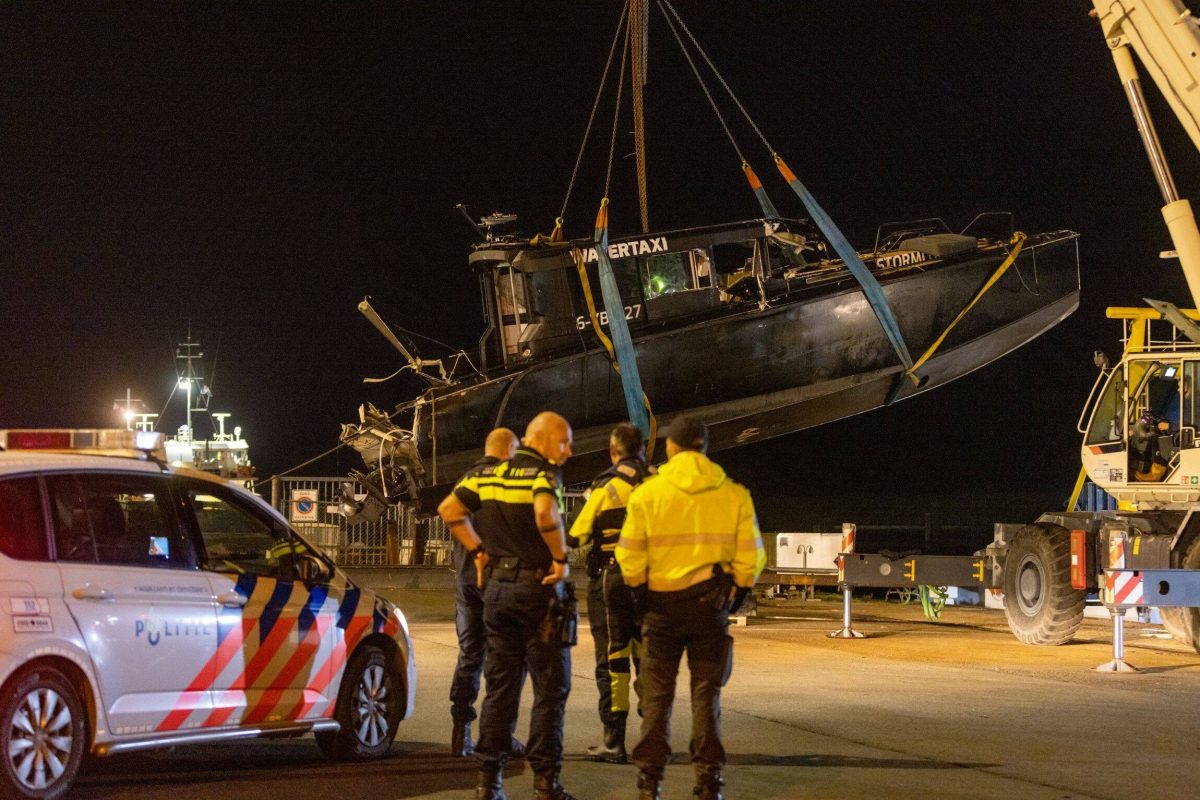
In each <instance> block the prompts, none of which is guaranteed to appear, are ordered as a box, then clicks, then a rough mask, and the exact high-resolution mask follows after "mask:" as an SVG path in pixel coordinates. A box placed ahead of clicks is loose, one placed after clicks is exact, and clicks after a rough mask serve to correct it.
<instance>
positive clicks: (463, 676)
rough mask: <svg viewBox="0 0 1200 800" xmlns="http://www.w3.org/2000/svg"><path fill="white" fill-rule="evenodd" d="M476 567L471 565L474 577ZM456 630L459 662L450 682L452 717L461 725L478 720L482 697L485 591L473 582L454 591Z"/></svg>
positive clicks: (485, 637) (464, 584)
mask: <svg viewBox="0 0 1200 800" xmlns="http://www.w3.org/2000/svg"><path fill="white" fill-rule="evenodd" d="M474 574H475V568H474V567H473V566H472V568H471V575H472V576H474ZM454 607H455V610H454V629H455V630H456V631H457V632H458V663H457V664H455V666H454V678H453V680H451V682H450V717H451V719H453V720H454V721H455V722H457V723H459V724H466V723H470V722H473V721H474V720H475V700H476V698H478V697H479V675H480V673H481V672H482V671H483V654H484V652H485V649H486V646H487V634H486V631H485V630H484V626H483V592H482V590H480V588H479V587H478V586H476V585H475V584H474V583H473V582H472V583H464V582H462V581H460V582H459V583H458V585H457V586H456V587H455V589H454Z"/></svg>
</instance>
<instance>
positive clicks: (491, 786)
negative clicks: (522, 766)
mask: <svg viewBox="0 0 1200 800" xmlns="http://www.w3.org/2000/svg"><path fill="white" fill-rule="evenodd" d="M502 775H503V772H502V771H501V769H500V768H499V767H483V768H482V769H480V770H479V785H478V786H476V787H475V800H508V797H507V796H506V795H505V794H504V783H503V778H502Z"/></svg>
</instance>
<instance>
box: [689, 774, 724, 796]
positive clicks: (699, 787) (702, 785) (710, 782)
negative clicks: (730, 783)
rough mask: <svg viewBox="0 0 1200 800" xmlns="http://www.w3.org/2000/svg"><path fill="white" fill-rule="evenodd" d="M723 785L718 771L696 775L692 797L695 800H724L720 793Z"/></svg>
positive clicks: (722, 779)
mask: <svg viewBox="0 0 1200 800" xmlns="http://www.w3.org/2000/svg"><path fill="white" fill-rule="evenodd" d="M724 785H725V780H724V778H723V777H722V775H721V771H720V770H717V771H716V772H706V773H704V774H702V775H697V776H696V786H695V788H694V789H692V797H694V798H695V799H696V800H725V795H724V794H723V793H722V792H721V787H722V786H724Z"/></svg>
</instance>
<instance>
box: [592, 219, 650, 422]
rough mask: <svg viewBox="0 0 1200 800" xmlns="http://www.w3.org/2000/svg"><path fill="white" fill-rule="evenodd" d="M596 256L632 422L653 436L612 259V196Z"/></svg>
mask: <svg viewBox="0 0 1200 800" xmlns="http://www.w3.org/2000/svg"><path fill="white" fill-rule="evenodd" d="M593 239H594V240H595V242H596V259H597V261H598V262H599V266H600V293H601V294H602V295H603V296H604V310H605V312H606V313H607V314H608V331H609V333H610V334H611V337H612V343H613V350H614V351H615V355H616V359H617V368H618V370H619V371H620V373H621V388H622V389H623V390H624V391H625V405H626V407H627V408H628V409H629V421H630V422H632V423H633V424H634V425H636V426H638V428H639V429H640V430H641V431H642V433H643V434H644V435H646V436H651V435H652V433H651V431H650V420H649V418H648V417H647V415H646V406H645V403H644V401H643V397H644V393H643V392H642V378H641V375H639V374H638V367H637V354H636V353H635V352H634V350H633V340H632V338H630V336H629V325H628V324H627V323H626V322H625V304H624V303H623V302H622V301H621V292H620V290H619V289H618V288H617V279H616V276H615V275H613V268H612V262H611V261H609V260H608V198H605V199H604V200H603V201H601V204H600V212H599V213H598V214H597V215H596V233H595V236H594V237H593Z"/></svg>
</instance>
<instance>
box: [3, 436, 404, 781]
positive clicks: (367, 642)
mask: <svg viewBox="0 0 1200 800" xmlns="http://www.w3.org/2000/svg"><path fill="white" fill-rule="evenodd" d="M164 455H165V451H163V450H162V441H161V434H143V433H135V432H129V431H45V430H30V431H15V430H10V431H0V765H2V766H0V775H2V777H3V780H2V781H0V796H4V797H33V798H55V797H60V796H62V795H63V794H64V793H65V792H66V791H67V788H68V786H69V785H70V783H71V780H72V779H73V778H74V777H75V774H76V772H77V771H78V769H79V765H80V762H81V760H82V758H83V756H84V754H85V753H86V752H91V753H93V754H96V755H100V756H105V755H109V754H112V753H119V752H128V751H132V750H140V749H147V748H153V747H168V746H173V745H179V744H189V743H198V742H213V741H219V740H225V739H241V738H245V737H252V736H259V735H289V734H296V735H298V734H302V733H306V732H309V731H311V732H313V733H314V734H315V735H316V740H317V744H318V745H319V746H320V748H321V749H322V750H323V751H324V752H325V753H326V754H328V755H329V756H331V757H334V758H340V759H348V760H366V759H371V758H377V757H380V756H382V755H383V754H384V753H386V752H387V750H388V749H389V748H390V747H391V744H392V740H393V738H394V737H395V735H396V727H397V725H398V724H399V723H400V722H401V720H403V719H406V718H407V717H408V716H409V715H410V714H411V713H412V710H413V699H414V696H415V693H416V666H415V664H414V661H413V653H412V641H411V640H410V638H409V634H408V624H407V622H406V621H405V618H404V615H403V614H402V613H401V612H400V610H399V609H397V608H395V607H394V606H393V605H391V604H390V603H388V602H387V601H386V600H384V599H382V598H380V597H377V596H376V595H375V594H373V593H372V592H370V591H369V590H367V589H364V588H361V587H358V586H355V585H354V584H353V583H351V582H350V581H349V580H348V579H347V577H346V576H345V575H344V574H343V573H342V572H341V571H340V570H338V569H337V567H335V566H334V565H333V563H332V562H331V561H330V560H329V559H328V558H327V557H325V556H324V555H322V554H321V553H320V551H318V550H317V549H316V548H315V547H313V546H312V545H311V544H309V543H308V542H306V541H304V540H303V539H302V538H301V537H299V536H298V535H296V533H295V532H294V531H292V530H291V529H290V528H289V527H288V524H287V522H286V520H285V519H284V518H283V517H282V516H281V515H280V514H278V513H277V512H276V511H275V510H274V509H272V508H271V507H270V506H269V505H268V504H267V503H266V502H264V501H263V500H262V499H261V498H259V497H258V496H256V495H254V494H253V493H251V492H249V491H247V490H245V489H244V488H242V487H240V486H238V485H235V484H233V483H230V482H227V481H224V480H221V479H219V478H214V477H212V476H210V475H207V474H205V473H202V472H198V471H194V470H187V469H171V468H169V467H167V466H166V465H165V462H164V460H163V457H164Z"/></svg>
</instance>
